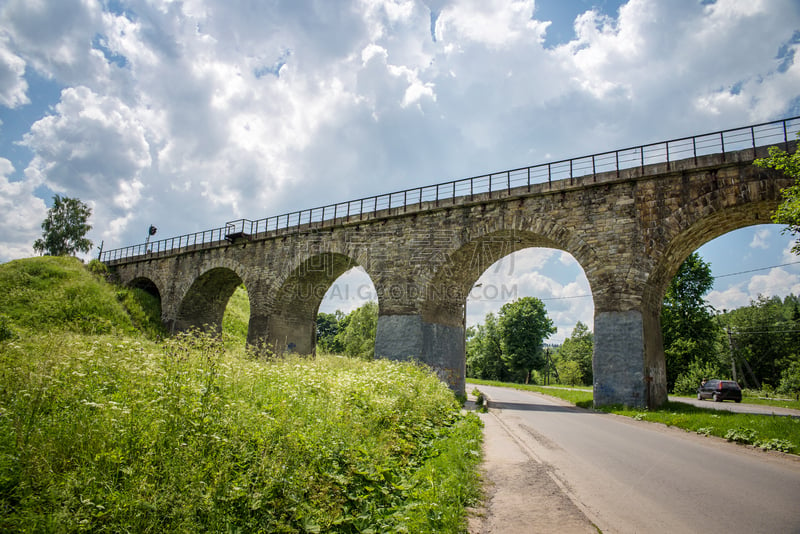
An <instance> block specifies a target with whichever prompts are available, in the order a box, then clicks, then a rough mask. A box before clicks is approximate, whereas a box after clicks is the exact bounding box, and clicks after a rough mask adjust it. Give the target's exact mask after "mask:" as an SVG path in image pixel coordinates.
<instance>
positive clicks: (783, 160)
mask: <svg viewBox="0 0 800 534" xmlns="http://www.w3.org/2000/svg"><path fill="white" fill-rule="evenodd" d="M798 137H800V134H798ZM754 163H755V164H756V165H758V166H759V167H764V168H767V169H775V170H777V171H781V172H783V173H784V174H785V175H786V176H789V177H790V178H794V180H795V182H794V185H791V186H789V187H787V188H786V189H784V190H782V191H781V194H782V196H783V201H782V202H781V204H780V206H778V209H777V210H775V213H773V214H772V221H773V222H776V223H778V224H785V225H786V228H785V229H784V231H788V232H790V233H791V234H794V235H795V236H796V235H798V234H800V152H798V151H795V152H794V153H793V154H789V153H787V152H786V151H784V150H781V149H779V148H778V147H774V146H771V147H769V157H767V158H762V159H757V160H756V161H755V162H754ZM792 252H794V253H795V254H800V241H796V242H795V244H794V246H793V247H792Z"/></svg>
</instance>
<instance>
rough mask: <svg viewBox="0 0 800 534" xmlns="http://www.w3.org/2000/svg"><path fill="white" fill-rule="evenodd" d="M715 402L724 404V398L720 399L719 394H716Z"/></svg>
mask: <svg viewBox="0 0 800 534" xmlns="http://www.w3.org/2000/svg"><path fill="white" fill-rule="evenodd" d="M714 402H722V397H720V396H719V395H718V394H717V393H714Z"/></svg>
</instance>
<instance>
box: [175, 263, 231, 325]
mask: <svg viewBox="0 0 800 534" xmlns="http://www.w3.org/2000/svg"><path fill="white" fill-rule="evenodd" d="M242 283H243V281H242V278H241V277H240V276H239V275H238V274H237V273H236V272H234V271H233V270H231V269H229V268H227V267H214V268H212V269H209V270H208V271H206V272H204V273H203V274H201V275H200V276H198V277H197V278H196V279H195V280H194V281H193V282H192V284H191V286H189V289H188V290H187V291H186V294H185V295H184V297H183V299H182V300H181V302H180V305H179V306H178V313H177V316H176V318H175V320H174V321H173V324H171V325H167V326H168V327H169V328H170V330H177V331H183V330H188V329H190V328H199V329H201V330H207V331H215V332H218V333H221V332H222V317H223V315H224V314H225V308H226V306H227V305H228V300H229V299H230V298H231V295H233V292H234V291H236V288H237V287H238V286H239V285H241V284H242Z"/></svg>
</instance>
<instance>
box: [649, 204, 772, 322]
mask: <svg viewBox="0 0 800 534" xmlns="http://www.w3.org/2000/svg"><path fill="white" fill-rule="evenodd" d="M777 206H778V201H777V200H764V201H759V202H751V203H748V204H737V205H733V206H728V207H717V209H706V210H703V211H699V210H698V211H697V212H695V213H696V215H697V216H696V217H692V218H691V219H690V220H685V222H684V223H683V224H682V225H678V224H677V223H676V222H675V220H676V219H677V220H680V219H681V215H682V214H679V215H676V216H674V217H673V218H671V219H673V220H671V221H668V224H670V223H673V224H675V226H676V228H678V229H679V231H678V232H676V234H675V235H674V236H673V237H672V238H671V239H670V240H669V242H668V243H667V245H666V246H665V247H664V250H663V253H661V254H660V255H659V256H658V261H657V262H656V264H655V266H654V269H653V271H652V273H651V274H650V277H649V279H648V283H647V286H646V289H645V295H644V298H645V300H647V301H649V302H653V303H654V304H655V303H658V304H659V307H660V303H661V301H662V300H663V298H664V294H665V293H666V290H667V287H668V286H669V283H670V281H671V280H672V278H673V277H674V276H675V273H677V272H678V269H679V268H680V266H681V264H682V263H683V262H684V260H685V259H686V258H687V257H689V255H690V254H691V253H692V252H694V251H695V250H697V249H698V248H700V247H701V246H703V245H705V244H706V243H708V242H709V241H713V240H714V239H716V238H718V237H720V236H722V235H725V234H727V233H728V232H732V231H734V230H739V229H740V228H746V227H748V226H755V225H757V224H770V223H772V221H771V220H770V215H771V213H772V212H773V211H774V210H775V208H776V207H777ZM690 213H691V211H690Z"/></svg>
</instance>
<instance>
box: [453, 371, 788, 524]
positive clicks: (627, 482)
mask: <svg viewBox="0 0 800 534" xmlns="http://www.w3.org/2000/svg"><path fill="white" fill-rule="evenodd" d="M472 387H473V386H468V389H469V390H472ZM477 387H478V389H480V390H481V391H483V392H484V394H485V395H486V396H487V397H488V398H489V400H490V408H491V410H492V413H493V415H494V416H495V417H497V419H498V421H499V422H500V424H501V426H502V427H503V428H504V429H505V430H507V431H508V432H509V433H511V434H512V435H513V437H514V438H515V439H516V441H517V442H518V443H519V444H520V446H522V447H524V449H525V450H526V451H527V453H528V454H529V455H531V456H532V457H533V458H534V459H535V460H536V461H538V462H539V463H541V464H542V465H543V466H544V467H545V469H543V470H542V471H543V472H547V473H549V476H550V478H552V480H553V481H555V482H556V484H557V485H558V486H560V487H561V489H562V490H563V491H564V492H565V493H566V494H567V495H568V496H569V497H570V498H571V499H572V501H573V502H574V503H575V504H576V505H577V506H578V508H580V509H581V510H582V511H583V512H584V513H585V514H586V516H587V517H588V518H589V519H590V520H591V521H592V522H593V523H594V524H595V525H597V527H598V528H600V529H601V530H602V531H603V532H607V533H608V532H621V533H633V532H716V531H723V532H726V531H727V532H751V533H758V532H764V533H793V532H796V533H800V459H798V458H797V457H795V456H789V455H781V454H775V453H765V452H763V451H760V450H754V449H752V448H746V447H742V446H739V445H736V444H732V443H727V442H725V441H724V440H720V439H717V438H711V437H703V436H698V435H697V434H693V433H688V432H685V431H682V430H678V429H674V428H668V427H665V426H663V425H657V424H652V423H647V422H643V421H634V420H632V419H630V418H625V417H621V416H614V415H609V414H602V413H596V412H591V411H587V410H582V409H579V408H574V407H572V406H569V405H565V404H563V403H562V402H560V401H558V400H551V399H550V398H547V397H545V396H542V395H538V394H535V393H530V392H523V391H517V390H512V389H505V388H497V387H491V386H477ZM798 424H800V423H798Z"/></svg>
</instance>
